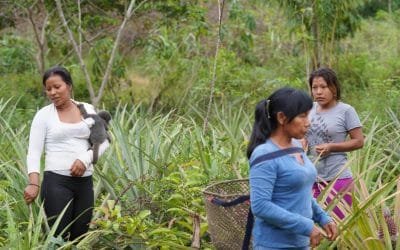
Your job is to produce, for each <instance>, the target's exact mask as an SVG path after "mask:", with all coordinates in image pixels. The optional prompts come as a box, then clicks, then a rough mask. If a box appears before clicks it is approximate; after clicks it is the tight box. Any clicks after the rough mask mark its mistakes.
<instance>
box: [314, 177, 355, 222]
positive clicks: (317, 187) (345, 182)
mask: <svg viewBox="0 0 400 250" xmlns="http://www.w3.org/2000/svg"><path fill="white" fill-rule="evenodd" d="M328 184H329V182H328ZM326 185H327V184H326V183H323V182H316V183H314V185H313V196H314V198H317V197H318V196H319V195H320V194H321V192H322V190H323V189H324V188H325V187H326ZM352 190H353V178H344V179H338V180H336V182H335V184H333V190H332V191H331V195H330V196H332V195H333V196H336V195H337V193H339V192H340V193H346V194H345V195H344V196H343V199H344V201H345V202H346V203H347V204H348V205H349V206H350V207H351V204H352V198H351V191H352ZM331 201H332V198H331V197H329V196H328V197H327V199H326V201H325V202H326V204H329V203H330V202H331ZM340 202H343V201H340ZM333 212H334V213H335V214H336V215H337V216H338V217H339V218H340V219H343V218H344V214H343V212H342V211H341V210H340V209H339V208H338V207H337V206H335V207H334V208H333Z"/></svg>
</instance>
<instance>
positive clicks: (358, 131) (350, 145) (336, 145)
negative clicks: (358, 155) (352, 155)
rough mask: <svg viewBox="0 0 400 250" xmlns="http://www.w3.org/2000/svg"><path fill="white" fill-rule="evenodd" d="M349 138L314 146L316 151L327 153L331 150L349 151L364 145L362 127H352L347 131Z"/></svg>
mask: <svg viewBox="0 0 400 250" xmlns="http://www.w3.org/2000/svg"><path fill="white" fill-rule="evenodd" d="M349 135H350V139H349V140H346V141H344V142H333V143H324V144H320V145H317V146H315V150H316V151H317V153H322V155H327V154H329V153H331V152H349V151H353V150H356V149H359V148H362V147H363V146H364V136H363V133H362V128H361V127H358V128H354V129H352V130H350V131H349Z"/></svg>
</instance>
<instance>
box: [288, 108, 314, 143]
mask: <svg viewBox="0 0 400 250" xmlns="http://www.w3.org/2000/svg"><path fill="white" fill-rule="evenodd" d="M308 113H309V111H307V112H304V113H301V114H299V115H297V116H296V117H295V118H294V119H293V120H291V121H290V122H286V123H285V125H284V129H285V132H286V133H287V134H288V135H289V137H291V138H295V139H301V138H303V137H304V136H305V134H306V133H307V131H308V128H309V127H310V121H309V119H308Z"/></svg>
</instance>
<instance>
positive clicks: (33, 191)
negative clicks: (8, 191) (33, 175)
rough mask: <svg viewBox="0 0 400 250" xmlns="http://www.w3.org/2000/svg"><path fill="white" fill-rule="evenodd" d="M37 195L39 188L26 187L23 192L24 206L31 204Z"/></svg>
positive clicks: (33, 186)
mask: <svg viewBox="0 0 400 250" xmlns="http://www.w3.org/2000/svg"><path fill="white" fill-rule="evenodd" d="M38 194H39V187H38V186H35V185H27V186H26V188H25V190H24V199H25V202H26V204H28V205H29V204H31V203H32V202H33V201H34V200H35V199H36V197H37V196H38Z"/></svg>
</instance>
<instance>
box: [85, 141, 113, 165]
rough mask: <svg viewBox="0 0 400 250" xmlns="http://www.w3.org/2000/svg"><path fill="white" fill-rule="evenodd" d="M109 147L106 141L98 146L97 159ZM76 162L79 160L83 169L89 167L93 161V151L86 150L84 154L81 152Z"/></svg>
mask: <svg viewBox="0 0 400 250" xmlns="http://www.w3.org/2000/svg"><path fill="white" fill-rule="evenodd" d="M109 146H110V142H109V141H108V140H105V141H104V142H103V143H102V144H100V146H99V158H100V156H101V155H103V154H104V152H105V151H106V150H107V148H108V147H109ZM78 160H80V161H81V162H82V163H83V165H84V166H85V168H88V167H89V165H90V164H91V163H92V161H93V150H91V149H90V150H88V151H86V152H83V153H82V154H80V155H79V157H78Z"/></svg>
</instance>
